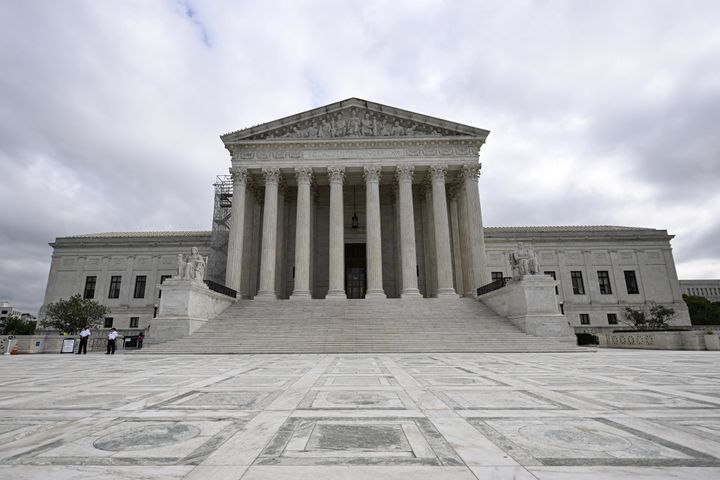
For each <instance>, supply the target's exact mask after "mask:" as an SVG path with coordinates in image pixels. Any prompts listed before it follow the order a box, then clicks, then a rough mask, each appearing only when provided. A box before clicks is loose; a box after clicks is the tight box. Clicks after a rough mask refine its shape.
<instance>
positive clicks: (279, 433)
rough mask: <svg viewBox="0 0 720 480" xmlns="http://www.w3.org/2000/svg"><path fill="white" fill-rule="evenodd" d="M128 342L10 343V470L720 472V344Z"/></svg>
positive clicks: (565, 476) (340, 475)
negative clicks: (72, 346) (141, 346)
mask: <svg viewBox="0 0 720 480" xmlns="http://www.w3.org/2000/svg"><path fill="white" fill-rule="evenodd" d="M119 353H120V354H119V355H115V356H105V355H101V354H93V353H91V354H89V355H87V356H76V355H24V356H10V357H8V356H6V357H0V413H1V415H0V476H1V477H2V478H8V479H10V478H12V479H20V480H29V479H38V478H44V479H53V480H65V479H73V480H83V479H88V480H89V479H97V478H113V479H127V480H155V479H157V480H159V479H189V480H190V479H203V480H204V479H208V478H211V479H213V480H239V479H242V480H259V479H267V480H269V479H272V480H278V479H305V478H306V479H313V480H315V479H320V480H329V479H348V480H350V479H353V480H354V479H406V478H413V479H416V480H430V479H433V480H434V479H458V480H459V479H468V480H470V479H495V480H510V479H515V480H530V479H536V480H590V479H592V480H605V479H627V480H629V479H633V480H636V479H645V478H648V479H649V478H652V479H690V478H692V479H694V480H710V479H713V480H714V479H716V478H720V377H719V376H718V372H720V357H719V356H718V355H717V354H715V353H713V352H657V351H655V352H653V351H617V350H615V351H612V350H600V351H593V350H587V351H584V352H580V353H562V354H542V353H523V354H378V355H374V354H363V355H333V354H328V355H317V354H308V355H301V354H298V355H172V356H162V355H144V354H140V353H129V352H125V353H123V351H120V352H119ZM610 367H612V368H610Z"/></svg>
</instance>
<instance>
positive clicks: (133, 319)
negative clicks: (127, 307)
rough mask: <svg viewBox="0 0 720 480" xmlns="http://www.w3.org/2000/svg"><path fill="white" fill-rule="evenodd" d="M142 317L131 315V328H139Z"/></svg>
mask: <svg viewBox="0 0 720 480" xmlns="http://www.w3.org/2000/svg"><path fill="white" fill-rule="evenodd" d="M139 323H140V317H130V328H138V324H139Z"/></svg>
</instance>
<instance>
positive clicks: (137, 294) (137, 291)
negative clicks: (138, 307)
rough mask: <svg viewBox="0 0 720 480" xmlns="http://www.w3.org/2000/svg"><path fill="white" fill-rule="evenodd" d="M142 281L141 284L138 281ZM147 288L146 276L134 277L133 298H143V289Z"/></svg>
mask: <svg viewBox="0 0 720 480" xmlns="http://www.w3.org/2000/svg"><path fill="white" fill-rule="evenodd" d="M141 279H142V282H141V281H140V280H141ZM146 286H147V275H135V288H134V289H133V298H145V288H146Z"/></svg>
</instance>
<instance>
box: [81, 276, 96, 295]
mask: <svg viewBox="0 0 720 480" xmlns="http://www.w3.org/2000/svg"><path fill="white" fill-rule="evenodd" d="M90 279H92V282H90ZM91 285H92V289H90V286H91ZM96 289H97V275H86V276H85V288H84V289H83V298H84V299H90V300H92V299H93V298H95V290H96ZM88 293H90V294H89V295H88Z"/></svg>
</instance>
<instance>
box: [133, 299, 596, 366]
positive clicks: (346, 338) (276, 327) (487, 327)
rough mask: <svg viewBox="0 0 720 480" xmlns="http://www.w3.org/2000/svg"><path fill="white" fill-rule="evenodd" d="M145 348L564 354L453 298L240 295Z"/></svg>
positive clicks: (560, 347)
mask: <svg viewBox="0 0 720 480" xmlns="http://www.w3.org/2000/svg"><path fill="white" fill-rule="evenodd" d="M151 339H152V330H150V332H149V334H148V340H150V342H148V343H147V347H146V348H144V349H143V350H142V353H157V354H166V353H384V352H568V351H579V350H582V349H578V347H576V346H575V345H573V344H569V343H566V342H561V341H558V340H555V339H553V338H539V337H534V336H531V335H526V334H525V333H523V332H521V331H520V330H519V329H518V328H517V327H515V326H514V325H513V324H512V323H511V322H510V321H509V320H507V319H505V318H503V317H500V316H498V315H497V314H495V313H494V312H493V311H492V310H490V309H489V308H488V307H486V306H485V305H483V304H481V303H479V302H477V301H475V300H472V299H465V298H462V299H460V298H458V299H448V300H444V299H443V300H440V299H414V300H401V299H387V300H377V301H374V300H373V301H370V300H278V301H260V300H241V301H239V302H237V303H236V304H235V305H233V306H232V307H230V308H228V309H227V310H226V311H225V312H223V313H222V314H221V315H219V316H218V317H217V318H215V319H212V320H210V321H208V322H207V323H206V324H205V325H204V326H203V327H201V328H200V329H198V330H197V331H196V332H194V333H193V334H192V335H191V336H189V337H185V338H182V339H179V340H173V341H169V342H165V343H160V344H152V343H151V342H152V340H151Z"/></svg>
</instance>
